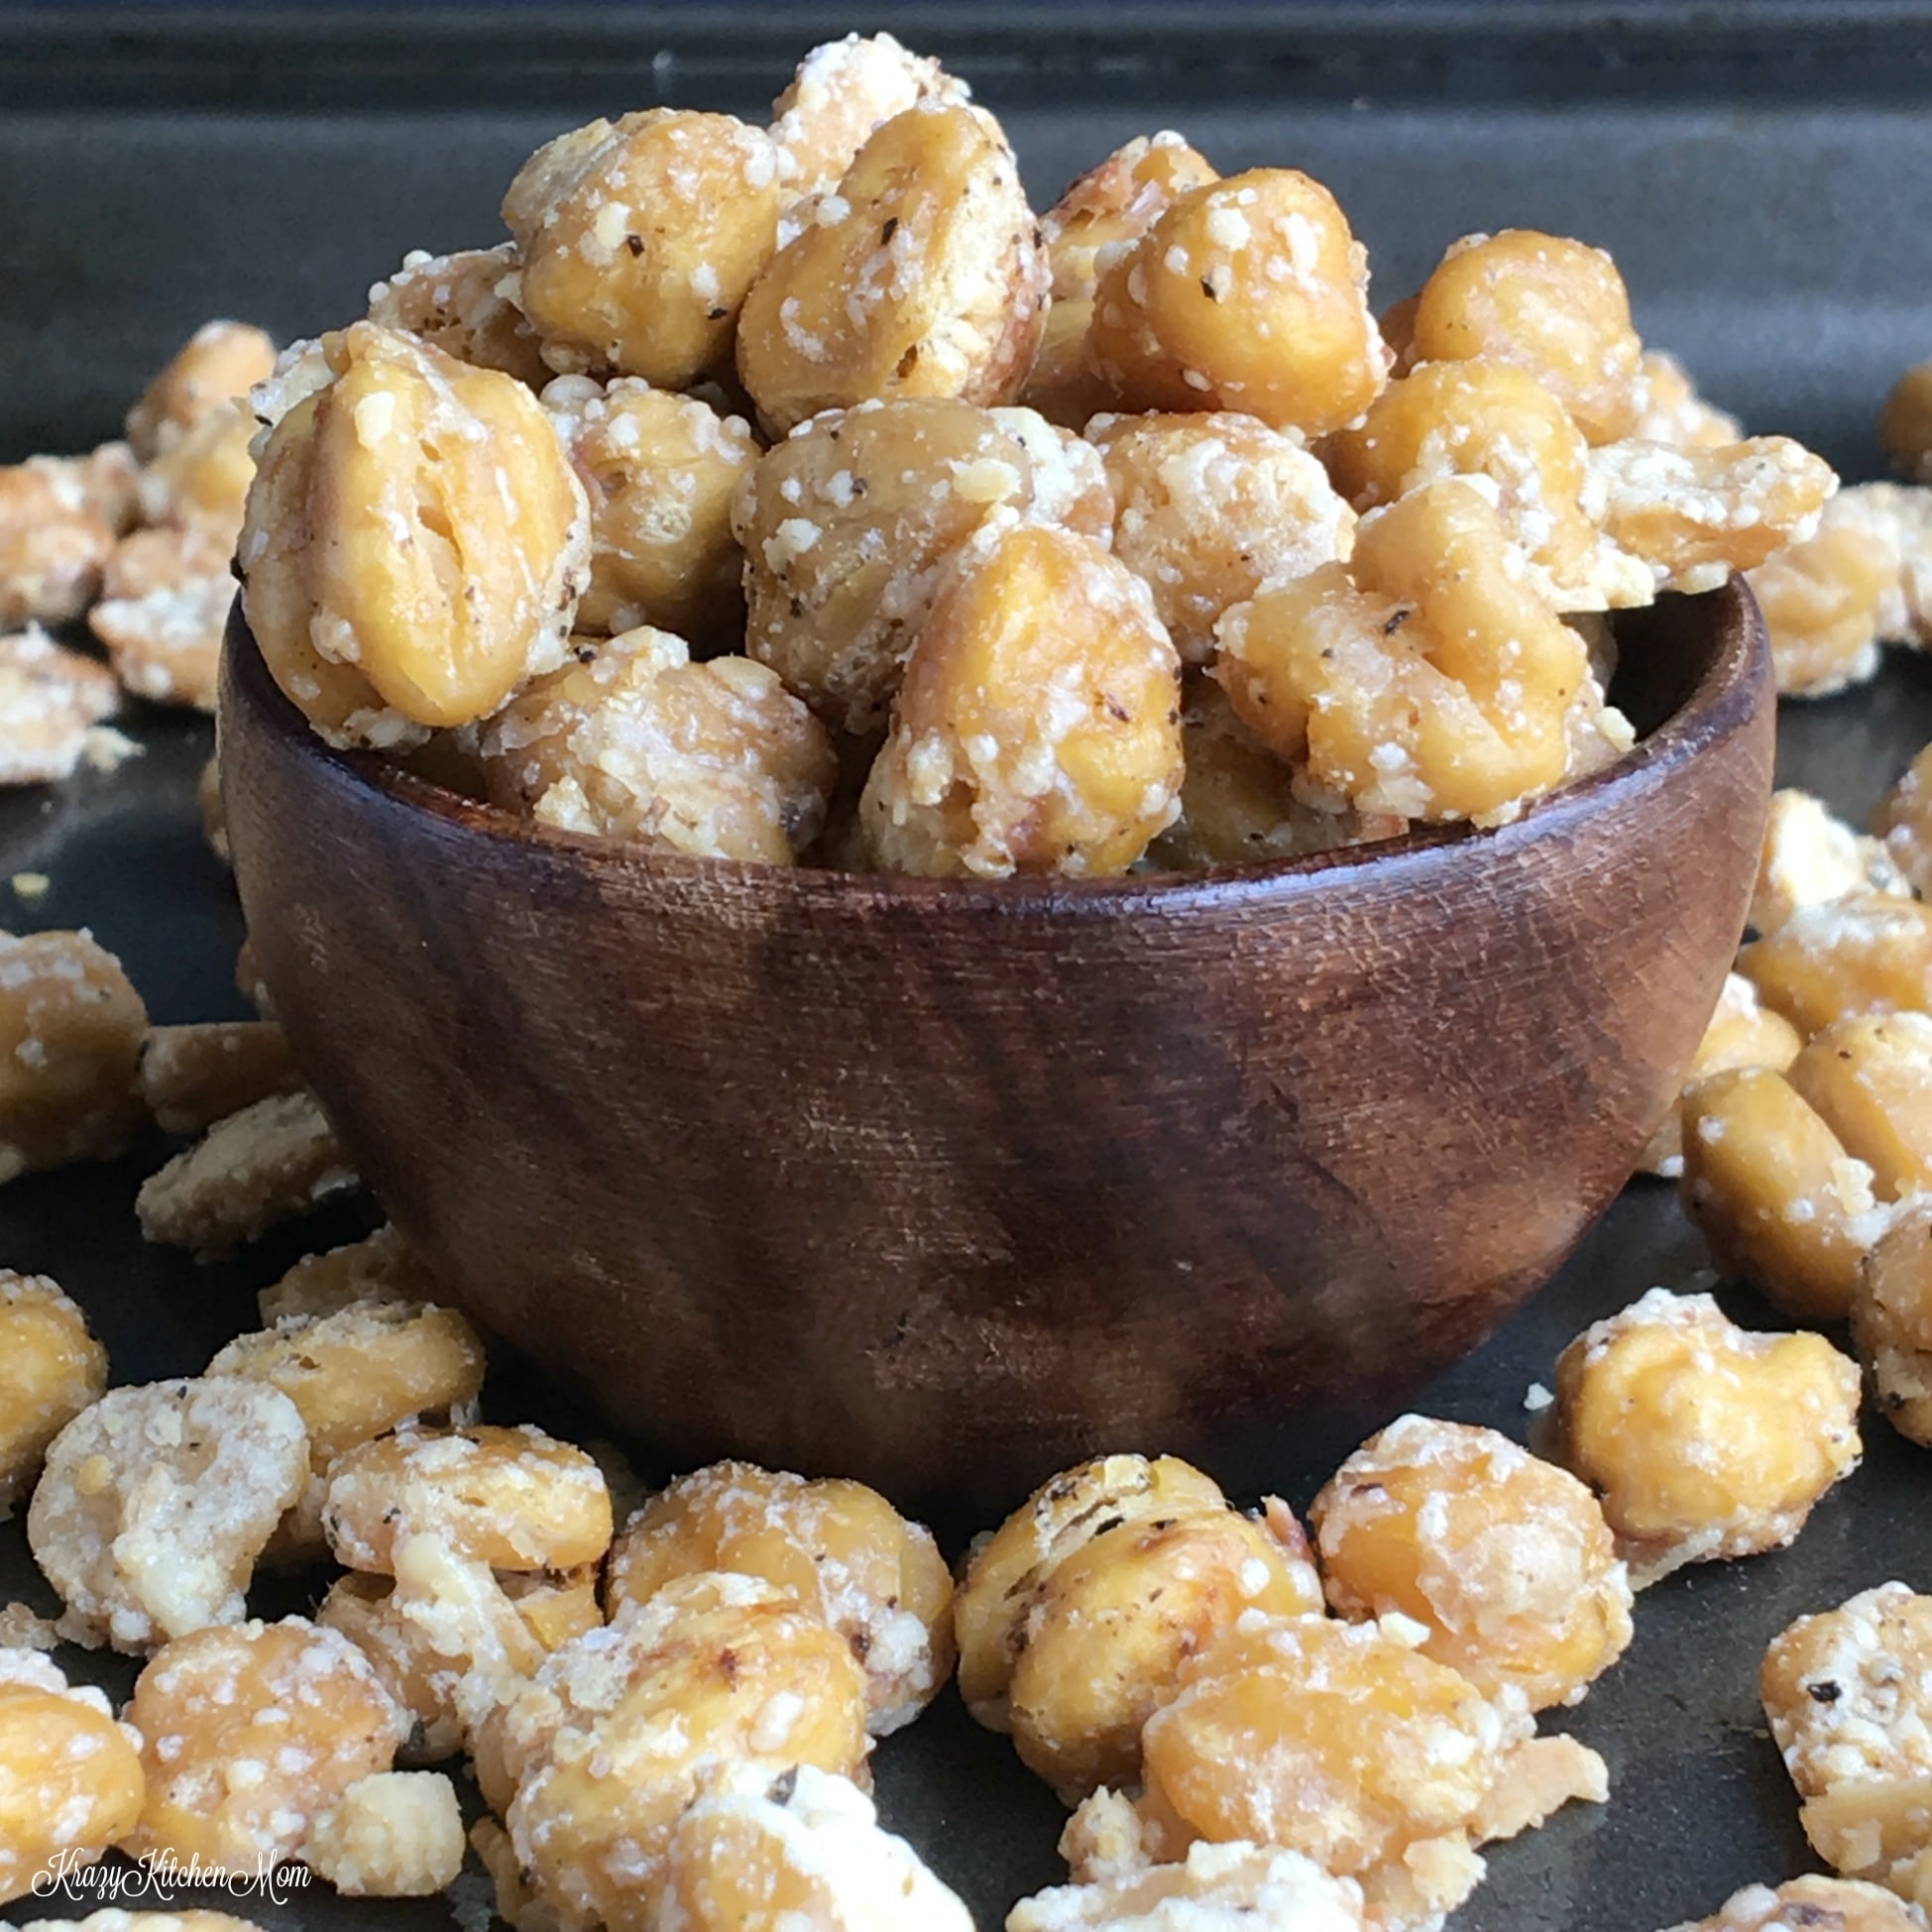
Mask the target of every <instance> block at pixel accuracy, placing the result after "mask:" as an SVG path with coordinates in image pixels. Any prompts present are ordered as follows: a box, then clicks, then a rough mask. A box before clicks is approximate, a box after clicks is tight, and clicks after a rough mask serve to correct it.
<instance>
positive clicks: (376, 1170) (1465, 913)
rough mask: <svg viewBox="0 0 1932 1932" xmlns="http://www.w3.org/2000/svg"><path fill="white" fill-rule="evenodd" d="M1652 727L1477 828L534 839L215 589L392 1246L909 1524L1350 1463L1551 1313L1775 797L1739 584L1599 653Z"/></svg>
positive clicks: (708, 1431) (329, 1058)
mask: <svg viewBox="0 0 1932 1932" xmlns="http://www.w3.org/2000/svg"><path fill="white" fill-rule="evenodd" d="M1618 634H1619V639H1620V645H1621V650H1622V661H1621V667H1620V672H1619V678H1618V684H1617V691H1616V695H1617V697H1618V700H1619V702H1620V703H1621V704H1622V705H1623V706H1624V708H1625V709H1626V710H1627V711H1628V712H1629V713H1630V714H1631V715H1632V717H1633V719H1634V720H1635V722H1636V723H1637V724H1638V726H1639V728H1640V731H1641V732H1642V733H1643V737H1642V739H1641V741H1640V743H1639V744H1638V746H1637V747H1636V749H1635V750H1633V751H1632V752H1631V753H1630V754H1629V755H1628V756H1627V757H1626V758H1625V759H1624V760H1623V761H1622V762H1621V763H1619V764H1618V765H1617V766H1616V767H1614V768H1613V769H1611V770H1609V771H1607V772H1604V773H1601V774H1599V775H1598V776H1596V777H1594V778H1591V779H1587V780H1585V781H1583V782H1581V783H1579V784H1577V785H1574V786H1572V787H1569V788H1567V789H1566V790H1564V791H1562V792H1560V793H1558V794H1556V795H1555V796H1553V797H1551V798H1549V799H1547V800H1545V801H1544V802H1542V803H1541V804H1539V805H1537V806H1535V807H1534V808H1533V809H1531V810H1530V811H1529V812H1528V813H1526V814H1525V816H1524V817H1523V818H1522V819H1521V820H1520V821H1518V822H1517V823H1516V824H1514V825H1511V826H1508V827H1505V828H1502V829H1500V830H1497V831H1493V832H1485V833H1477V834H1465V835H1462V836H1456V835H1453V834H1448V833H1433V834H1420V835H1415V836H1412V837H1410V838H1407V839H1404V840H1401V841H1398V842H1393V843H1391V844H1389V845H1385V846H1379V847H1375V848H1368V849H1360V850H1357V851H1354V852H1339V853H1331V854H1326V855H1323V856H1321V857H1317V858H1308V859H1302V860H1295V861H1289V862H1284V863H1278V864H1274V865H1269V866H1264V867H1257V868H1254V869H1250V870H1242V871H1234V872H1227V873H1220V874H1214V875H1210V876H1204V877H1187V878H1180V877H1176V878H1166V877H1162V878H1153V877H1148V878H1140V877H1130V878H1122V879H1106V880H1091V881H1080V880H1016V881H1009V882H1004V883H961V882H953V881H930V880H920V879H906V878H896V877H891V878H887V877H868V876H860V875H856V874H846V873H837V872H828V871H816V870H805V869H797V870H794V869H781V868H761V867H756V866H749V865H742V864H736V863H730V862H723V861H705V860H698V859H687V858H683V857H681V856H677V855H666V854H663V853H660V852H649V851H644V850H641V849H638V848H636V847H630V846H625V845H623V844H619V843H615V842H607V841H598V840H593V839H587V838H582V837H578V836H575V835H571V834H567V833H558V832H552V831H549V830H546V829H542V828H538V827H534V826H531V825H529V824H526V823H523V822H520V821H518V820H516V819H513V818H511V817H510V816H509V815H507V814H504V813H501V812H498V811H495V810H493V809H491V808H488V807H485V806H480V805H476V804H473V803H470V802H468V801H466V800H464V799H461V798H459V797H457V796H455V795H454V794H452V793H449V792H445V791H442V790H440V789H438V788H437V787H435V786H432V785H429V784H426V783H424V782H422V781H420V780H418V779H415V778H412V777H410V776H409V775H407V774H406V773H403V772H401V771H399V770H398V769H397V768H395V767H394V766H392V765H390V764H388V763H386V762H384V761H383V760H381V759H379V758H377V757H374V756H370V755H365V754H343V753H339V752H336V751H332V750H330V749H329V748H328V747H327V746H326V745H324V744H323V743H322V742H321V741H320V740H319V739H317V738H315V737H314V736H313V734H312V733H311V732H310V731H309V730H308V728H307V726H306V724H305V723H304V721H303V720H302V719H301V717H300V716H299V714H298V713H297V712H296V711H295V709H294V708H293V706H292V705H290V704H289V703H288V701H287V700H286V699H285V698H284V696H283V694H282V693H281V692H280V691H279V690H278V689H277V687H276V686H275V684H274V682H273V680H272V679H271V678H270V676H269V674H268V672H267V669H266V667H265V665H264V663H263V660H262V657H261V654H260V652H259V651H258V650H257V648H256V646H255V643H254V640H253V639H252V637H251V636H250V635H249V633H248V630H247V628H246V625H244V624H243V622H242V620H241V617H240V614H239V607H238V609H237V615H236V617H235V618H234V620H233V621H232V625H231V629H230V633H229V638H228V647H227V649H226V651H225V653H224V659H225V661H224V666H223V672H222V690H221V721H222V757H223V786H224V792H225V797H226V805H227V816H228V827H229V839H230V843H231V846H232V850H233V853H234V864H235V875H236V879H237V882H238V884H239V886H240V890H241V896H242V904H243V907H244V910H245V912H246V914H247V919H248V926H249V931H250V934H251V936H252V940H253V944H254V948H255V952H256V956H257V960H258V963H259V966H260V970H261V972H262V975H263V977H264V979H265V981H266V983H267V985H268V987H269V988H270V990H271V992H272V993H273V996H274V999H275V1002H276V1006H277V1009H278V1011H279V1013H280V1015H281V1017H282V1019H283V1021H284V1025H285V1026H286V1028H287V1031H288V1034H289V1037H290V1039H291V1041H292V1043H293V1046H294V1050H295V1052H296V1054H297V1056H298V1058H299V1059H300V1062H301V1064H302V1066H303V1067H304V1068H305V1069H307V1070H308V1073H309V1075H310V1078H311V1079H312V1080H313V1082H314V1084H315V1087H316V1089H317V1091H318V1092H319V1093H320V1095H321V1097H322V1099H323V1101H324V1102H325V1104H326V1105H327V1107H328V1109H329V1111H330V1113H331V1114H332V1115H333V1117H334V1118H335V1120H336V1122H337V1123H338V1125H339V1127H340V1130H341V1133H342V1136H343V1138H344V1140H345V1141H346V1143H347V1144H348V1146H349V1148H350V1150H351V1152H352V1153H353V1155H354V1157H355V1159H356V1161H357V1163H358V1164H359V1166H360V1168H361V1171H362V1173H363V1175H364V1177H365V1179H366V1180H367V1181H368V1183H369V1185H370V1187H371V1188H372V1189H373V1190H374V1192H375V1193H376V1194H377V1196H378V1197H379V1198H380V1200H381V1201H382V1203H383V1205H384V1206H385V1207H386V1209H387V1210H388V1212H389V1213H390V1215H391V1216H392V1217H393V1218H394V1220H395V1221H396V1223H397V1224H398V1226H399V1227H400V1228H401V1229H402V1231H403V1232H404V1233H405V1234H406V1235H407V1236H408V1237H409V1239H410V1240H411V1241H412V1242H414V1243H415V1244H416V1245H417V1246H418V1247H419V1248H420V1249H421V1251H422V1253H423V1255H424V1257H425V1258H426V1260H427V1261H428V1263H429V1265H430V1266H431V1267H432V1268H433V1269H434V1271H435V1272H436V1274H437V1275H438V1277H439V1278H440V1279H441V1280H442V1281H443V1282H445V1283H446V1284H447V1287H448V1290H449V1292H450V1294H451V1296H452V1298H453V1299H455V1300H456V1301H457V1302H459V1303H460V1304H461V1305H462V1306H463V1307H465V1308H466V1309H468V1310H469V1311H470V1312H471V1313H472V1314H473V1315H474V1316H475V1317H476V1318H477V1319H478V1320H479V1321H480V1322H482V1323H483V1324H484V1325H485V1326H486V1327H487V1328H488V1329H490V1330H492V1331H494V1332H496V1333H497V1334H499V1335H501V1336H502V1337H503V1338H505V1339H506V1340H507V1341H509V1342H510V1343H511V1344H512V1345H513V1346H514V1347H516V1348H517V1349H520V1350H522V1351H525V1352H526V1353H527V1354H528V1355H529V1356H530V1357H532V1358H534V1359H535V1361H536V1362H537V1363H539V1364H540V1365H541V1366H542V1367H544V1368H545V1369H547V1370H548V1371H550V1372H551V1373H552V1374H553V1375H556V1376H557V1377H559V1378H561V1379H562V1381H563V1383H564V1385H565V1387H566V1389H568V1390H570V1391H572V1392H574V1393H575V1394H577V1395H580V1396H581V1398H582V1399H583V1400H584V1402H585V1403H586V1404H587V1405H588V1406H589V1407H590V1408H592V1409H593V1410H595V1412H596V1413H597V1414H598V1415H599V1417H600V1418H601V1419H602V1421H604V1422H605V1423H606V1424H608V1425H609V1426H610V1427H611V1428H613V1429H615V1430H617V1431H619V1432H620V1433H621V1434H624V1435H625V1436H627V1437H629V1438H632V1439H634V1440H637V1441H640V1442H642V1443H644V1444H647V1445H649V1446H650V1447H652V1448H653V1449H654V1450H656V1451H659V1452H661V1453H662V1454H663V1455H665V1456H666V1457H667V1458H670V1459H673V1460H675V1461H676V1462H677V1463H678V1464H679V1465H690V1464H693V1463H696V1462H700V1461H704V1460H708V1459H710V1458H713V1457H717V1456H722V1455H727V1454H730V1455H738V1456H744V1457H749V1458H752V1459H754V1460H757V1461H760V1462H764V1463H768V1464H772V1465H776V1466H779V1467H783V1468H789V1469H798V1470H802V1471H805V1472H807V1473H811V1474H840V1475H851V1476H856V1477H859V1478H861V1479H863V1480H865V1481H867V1482H870V1483H872V1484H874V1485H876V1486H877V1487H879V1488H880V1489H883V1490H884V1491H885V1492H886V1493H887V1494H889V1495H890V1496H892V1497H893V1498H894V1499H895V1500H896V1501H897V1502H899V1503H900V1504H902V1505H904V1506H906V1507H910V1508H915V1509H922V1510H928V1511H933V1512H937V1513H939V1514H941V1515H942V1516H945V1517H957V1515H958V1514H959V1513H960V1512H963V1511H964V1512H976V1513H978V1515H979V1516H980V1517H981V1519H982V1520H983V1519H984V1518H985V1517H986V1516H987V1515H988V1514H989V1513H991V1512H994V1511H998V1510H1002V1509H1005V1508H1007V1507H1009V1506H1011V1505H1012V1504H1013V1503H1014V1502H1015V1501H1017V1500H1018V1498H1019V1497H1020V1496H1021V1495H1023V1494H1024V1493H1025V1491H1026V1490H1027V1489H1028V1487H1029V1486H1031V1485H1032V1484H1034V1483H1036V1482H1038V1481H1039V1480H1041V1479H1043V1478H1044V1477H1045V1476H1046V1475H1048V1474H1050V1473H1051V1472H1052V1471H1054V1470H1055V1469H1057V1468H1060V1467H1063V1466H1065V1465H1066V1464H1068V1463H1069V1462H1072V1461H1074V1460H1076V1459H1078V1458H1080V1457H1081V1456H1083V1455H1087V1454H1090V1453H1094V1452H1097V1451H1101V1450H1144V1451H1146V1452H1149V1453H1152V1452H1155V1451H1168V1452H1173V1453H1176V1454H1181V1455H1185V1456H1188V1457H1190V1458H1192V1459H1194V1460H1196V1461H1199V1462H1202V1463H1204V1464H1205V1465H1206V1466H1207V1467H1208V1468H1209V1469H1210V1470H1212V1471H1213V1473H1214V1474H1215V1475H1216V1476H1217V1477H1219V1478H1220V1479H1221V1480H1222V1481H1223V1482H1225V1483H1227V1484H1228V1485H1229V1486H1230V1487H1231V1488H1246V1487H1250V1486H1253V1485H1257V1484H1260V1483H1262V1482H1264V1481H1267V1480H1270V1479H1273V1480H1280V1479H1281V1476H1282V1474H1283V1472H1284V1470H1285V1469H1286V1468H1288V1467H1290V1466H1293V1465H1295V1464H1297V1463H1305V1462H1306V1461H1307V1459H1308V1458H1312V1457H1314V1456H1317V1455H1320V1456H1327V1455H1331V1454H1333V1453H1334V1452H1335V1451H1336V1450H1337V1449H1339V1448H1341V1447H1345V1446H1348V1445H1350V1444H1351V1443H1352V1442H1353V1440H1354V1439H1356V1437H1357V1436H1358V1435H1359V1433H1360V1432H1361V1431H1362V1430H1363V1429H1364V1428H1365V1427H1367V1426H1371V1425H1374V1424H1376V1423H1379V1422H1380V1421H1385V1420H1387V1418H1388V1416H1389V1415H1390V1414H1391V1413H1393V1411H1394V1410H1395V1409H1396V1408H1397V1407H1398V1406H1399V1405H1400V1404H1401V1403H1403V1402H1404V1401H1405V1400H1406V1399H1407V1398H1408V1397H1409V1396H1411V1395H1412V1394H1413V1393H1414V1392H1415V1391H1416V1390H1417V1389H1418V1388H1420V1387H1421V1385H1422V1384H1423V1383H1424V1382H1425V1381H1426V1380H1427V1379H1428V1378H1429V1377H1430V1376H1432V1375H1433V1374H1434V1373H1435V1372H1437V1371H1438V1370H1440V1369H1441V1368H1443V1367H1444V1366H1446V1365H1447V1364H1448V1363H1450V1362H1451V1361H1453V1360H1455V1359H1456V1358H1457V1357H1459V1356H1461V1355H1462V1354H1464V1353H1466V1352H1467V1351H1468V1350H1469V1349H1470V1348H1472V1347H1474V1346H1475V1345H1476V1344H1477V1343H1478V1342H1480V1341H1481V1340H1482V1339H1483V1338H1484V1337H1485V1336H1486V1335H1488V1334H1489V1332H1490V1331H1491V1330H1492V1329H1493V1328H1494V1327H1495V1326H1496V1325H1497V1323H1498V1322H1500V1321H1501V1320H1502V1319H1503V1317H1504V1316H1505V1315H1507V1314H1509V1313H1510V1312H1511V1311H1512V1310H1513V1309H1514V1308H1515V1307H1517V1306H1518V1305H1519V1304H1520V1303H1521V1302H1522V1301H1523V1300H1524V1299H1525V1298H1526V1297H1527V1296H1528V1295H1529V1294H1530V1293H1531V1292H1532V1291H1533V1290H1534V1289H1535V1288H1536V1287H1537V1286H1538V1285H1539V1284H1541V1283H1542V1282H1543V1281H1544V1280H1546V1279H1547V1278H1548V1276H1549V1275H1550V1274H1551V1273H1552V1272H1553V1271H1554V1269H1555V1268H1556V1266H1557V1265H1558V1263H1559V1262H1560V1261H1561V1260H1562V1258H1563V1256H1564V1255H1565V1254H1566V1253H1567V1252H1568V1251H1569V1249H1570V1248H1571V1247H1572V1246H1573V1244H1574V1243H1575V1242H1576V1240H1577V1239H1578V1237H1579V1236H1580V1235H1581V1233H1582V1232H1583V1230H1584V1229H1585V1228H1586V1227H1587V1226H1588V1224H1589V1223H1590V1222H1591V1220H1593V1219H1594V1218H1595V1216H1596V1215H1597V1214H1598V1213H1599V1212H1600V1211H1601V1210H1602V1209H1603V1207H1604V1206H1605V1205H1606V1204H1607V1203H1608V1202H1609V1200H1610V1199H1611V1198H1612V1196H1613V1195H1614V1194H1615V1193H1616V1192H1617V1190H1618V1189H1619V1188H1620V1187H1621V1186H1622V1185H1623V1183H1624V1182H1625V1180H1626V1179H1627V1178H1628V1177H1629V1175H1630V1172H1631V1170H1632V1167H1633V1165H1634V1164H1635V1162H1636V1160H1637V1158H1638V1155H1639V1153H1640V1152H1641V1150H1642V1147H1643V1144H1644V1142H1645V1140H1646V1138H1647V1136H1648V1134H1649V1132H1650V1130H1651V1129H1652V1128H1653V1127H1654V1125H1655V1124H1656V1122H1657V1120H1658V1119H1659V1118H1660V1117H1661V1116H1662V1114H1663V1112H1664V1110H1665V1108H1666V1107H1667V1106H1668V1104H1669V1103H1670V1100H1671V1098H1672V1096H1673V1095H1674V1093H1675V1091H1676V1088H1677V1085H1678V1083H1679V1081H1680V1080H1681V1077H1682V1075H1683V1072H1684V1069H1685V1068H1686V1067H1687V1065H1688V1064H1689V1061H1690V1057H1691V1055H1692V1053H1693V1051H1694V1049H1695V1047H1696V1045H1697V1042H1698V1040H1699V1038H1700V1036H1701V1034H1702V1031H1703V1028H1704V1025H1705V1022H1706V1020H1707V1019H1708V1017H1709V1014H1710V1012H1711V1008H1712V1006H1713V1004H1714V1002H1715V1000H1716V997H1717V993H1718V989H1719V986H1720V984H1721V982H1722V979H1723V976H1724V973H1725V970H1726V968H1727V966H1729V964H1730V962H1731V958H1732V954H1733V952H1734V949H1735V948H1736V946H1737V943H1738V939H1739V935H1740V933H1741V931H1742V928H1743V925H1744V920H1745V912H1746V906H1747V902H1748V900H1749V897H1750V892H1751V884H1752V880H1753V877H1754V875H1755V872H1756V867H1757V863H1758V855H1759V846H1760V842H1761V840H1762V827H1763V818H1764V812H1765V807H1766V801H1767V799H1768V796H1769V790H1770V771H1771V740H1772V723H1773V705H1772V697H1771V690H1770V677H1769V670H1768V661H1767V655H1766V650H1765V644H1764V637H1763V629H1762V622H1761V620H1760V618H1759V615H1758V612H1757V607H1756V605H1755V604H1754V603H1753V601H1752V599H1751V596H1750V593H1749V592H1748V591H1747V590H1746V589H1745V588H1744V587H1743V585H1742V584H1741V583H1739V582H1737V581H1736V580H1734V581H1733V582H1732V584H1731V585H1730V586H1729V587H1728V588H1726V589H1724V590H1722V591H1717V592H1713V593H1711V594H1709V595H1707V596H1701V597H1695V598H1666V599H1664V600H1662V601H1661V602H1659V603H1658V604H1657V605H1656V606H1655V607H1654V608H1653V609H1651V610H1648V611H1645V612H1639V613H1632V614H1629V615H1627V616H1625V617H1624V618H1622V619H1620V621H1619V625H1618Z"/></svg>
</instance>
